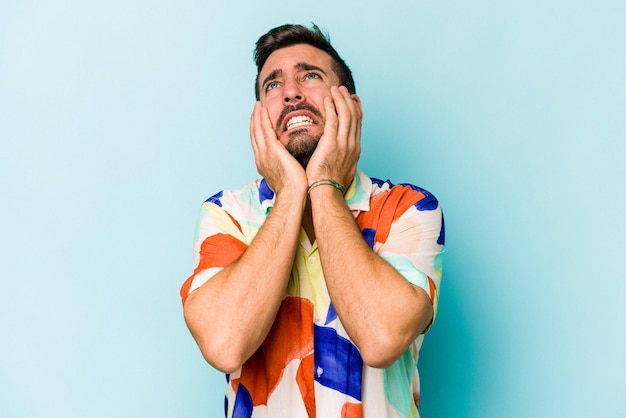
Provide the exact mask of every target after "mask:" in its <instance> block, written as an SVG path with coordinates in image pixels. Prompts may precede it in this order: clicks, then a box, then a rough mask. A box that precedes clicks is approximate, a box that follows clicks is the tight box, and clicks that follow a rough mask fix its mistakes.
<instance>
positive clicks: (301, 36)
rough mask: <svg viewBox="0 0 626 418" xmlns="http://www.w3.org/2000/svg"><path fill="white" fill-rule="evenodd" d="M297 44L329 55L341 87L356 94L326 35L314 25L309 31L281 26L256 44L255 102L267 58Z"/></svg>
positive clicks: (299, 26)
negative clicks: (260, 75)
mask: <svg viewBox="0 0 626 418" xmlns="http://www.w3.org/2000/svg"><path fill="white" fill-rule="evenodd" d="M297 44H307V45H311V46H313V47H315V48H318V49H321V50H322V51H324V52H326V53H327V54H328V55H330V56H331V58H332V59H333V64H332V69H333V71H334V72H335V74H336V75H337V77H338V78H339V82H340V83H341V85H343V86H345V87H346V88H347V89H348V91H349V92H350V93H352V94H355V93H356V88H355V86H354V79H353V78H352V71H350V68H349V67H348V66H347V65H346V63H345V61H344V60H343V58H341V57H340V56H339V54H338V53H337V51H336V50H335V48H333V46H332V45H331V44H330V37H329V36H328V34H327V33H324V32H322V31H321V30H320V28H319V27H317V25H315V24H314V23H313V24H312V27H311V28H310V29H309V28H307V27H306V26H302V25H282V26H278V27H275V28H274V29H272V30H270V31H269V32H267V33H266V34H265V35H263V36H261V37H260V38H259V40H258V41H257V42H256V48H255V49H254V62H255V64H256V67H257V74H256V79H255V80H254V93H255V95H256V99H257V100H259V97H260V91H259V74H260V73H261V69H262V68H263V65H265V61H267V58H268V57H269V56H270V55H271V54H272V52H274V51H276V50H278V49H281V48H286V47H288V46H292V45H297Z"/></svg>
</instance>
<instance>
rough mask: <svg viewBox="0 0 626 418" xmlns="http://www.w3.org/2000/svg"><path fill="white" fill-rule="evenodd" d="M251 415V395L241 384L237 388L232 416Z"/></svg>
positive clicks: (238, 417) (246, 416)
mask: <svg viewBox="0 0 626 418" xmlns="http://www.w3.org/2000/svg"><path fill="white" fill-rule="evenodd" d="M251 417H252V396H250V392H248V389H246V387H245V386H244V385H242V384H239V387H238V388H237V397H236V398H235V405H234V406H233V418H251Z"/></svg>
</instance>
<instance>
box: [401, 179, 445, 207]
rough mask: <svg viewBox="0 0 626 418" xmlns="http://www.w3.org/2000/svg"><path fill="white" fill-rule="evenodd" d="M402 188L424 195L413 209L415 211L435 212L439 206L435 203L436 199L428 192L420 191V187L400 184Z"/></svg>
mask: <svg viewBox="0 0 626 418" xmlns="http://www.w3.org/2000/svg"><path fill="white" fill-rule="evenodd" d="M402 186H407V187H410V188H411V189H413V190H415V191H416V192H420V193H422V194H423V195H424V198H423V199H420V201H419V202H417V203H416V204H415V207H416V208H417V210H419V211H423V210H435V209H437V207H438V206H439V202H438V201H437V198H436V197H435V196H434V195H433V194H432V193H431V192H429V191H428V190H426V189H422V188H421V187H417V186H414V185H412V184H402Z"/></svg>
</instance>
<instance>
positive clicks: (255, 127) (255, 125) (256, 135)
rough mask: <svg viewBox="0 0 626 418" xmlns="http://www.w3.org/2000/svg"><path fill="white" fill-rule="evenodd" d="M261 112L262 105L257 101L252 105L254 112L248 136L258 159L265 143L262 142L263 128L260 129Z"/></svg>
mask: <svg viewBox="0 0 626 418" xmlns="http://www.w3.org/2000/svg"><path fill="white" fill-rule="evenodd" d="M262 111H263V105H262V104H261V102H259V101H257V102H256V103H255V104H254V110H253V111H252V117H251V122H250V136H251V137H252V149H253V150H254V153H255V156H256V157H257V159H258V157H259V156H260V155H261V154H262V153H263V150H264V149H265V143H264V140H263V128H262V118H261V116H262ZM257 162H258V161H257Z"/></svg>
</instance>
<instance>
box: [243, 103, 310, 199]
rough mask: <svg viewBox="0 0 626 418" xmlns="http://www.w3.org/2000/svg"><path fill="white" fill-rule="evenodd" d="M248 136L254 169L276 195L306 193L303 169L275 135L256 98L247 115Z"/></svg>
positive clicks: (306, 184) (266, 113) (262, 107)
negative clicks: (253, 159)
mask: <svg viewBox="0 0 626 418" xmlns="http://www.w3.org/2000/svg"><path fill="white" fill-rule="evenodd" d="M250 139H251V141H252V149H253V151H254V156H255V161H256V167H257V171H258V172H259V174H260V175H261V176H263V178H264V179H265V181H267V184H268V185H269V187H270V189H272V191H273V192H274V193H276V195H277V196H278V195H279V194H281V193H282V192H294V193H297V194H301V193H304V194H306V189H307V186H308V183H307V177H306V173H305V171H304V169H303V168H302V166H301V165H300V163H298V161H297V160H296V159H295V158H294V157H293V156H292V155H291V154H290V153H289V151H287V149H286V148H285V146H284V145H283V144H282V143H281V142H280V141H279V140H278V138H277V137H276V132H275V131H274V128H273V127H272V122H271V121H270V117H269V114H268V112H267V109H266V108H265V107H264V106H263V104H262V103H261V102H259V101H257V102H256V103H255V104H254V110H253V111H252V116H251V117H250Z"/></svg>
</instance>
